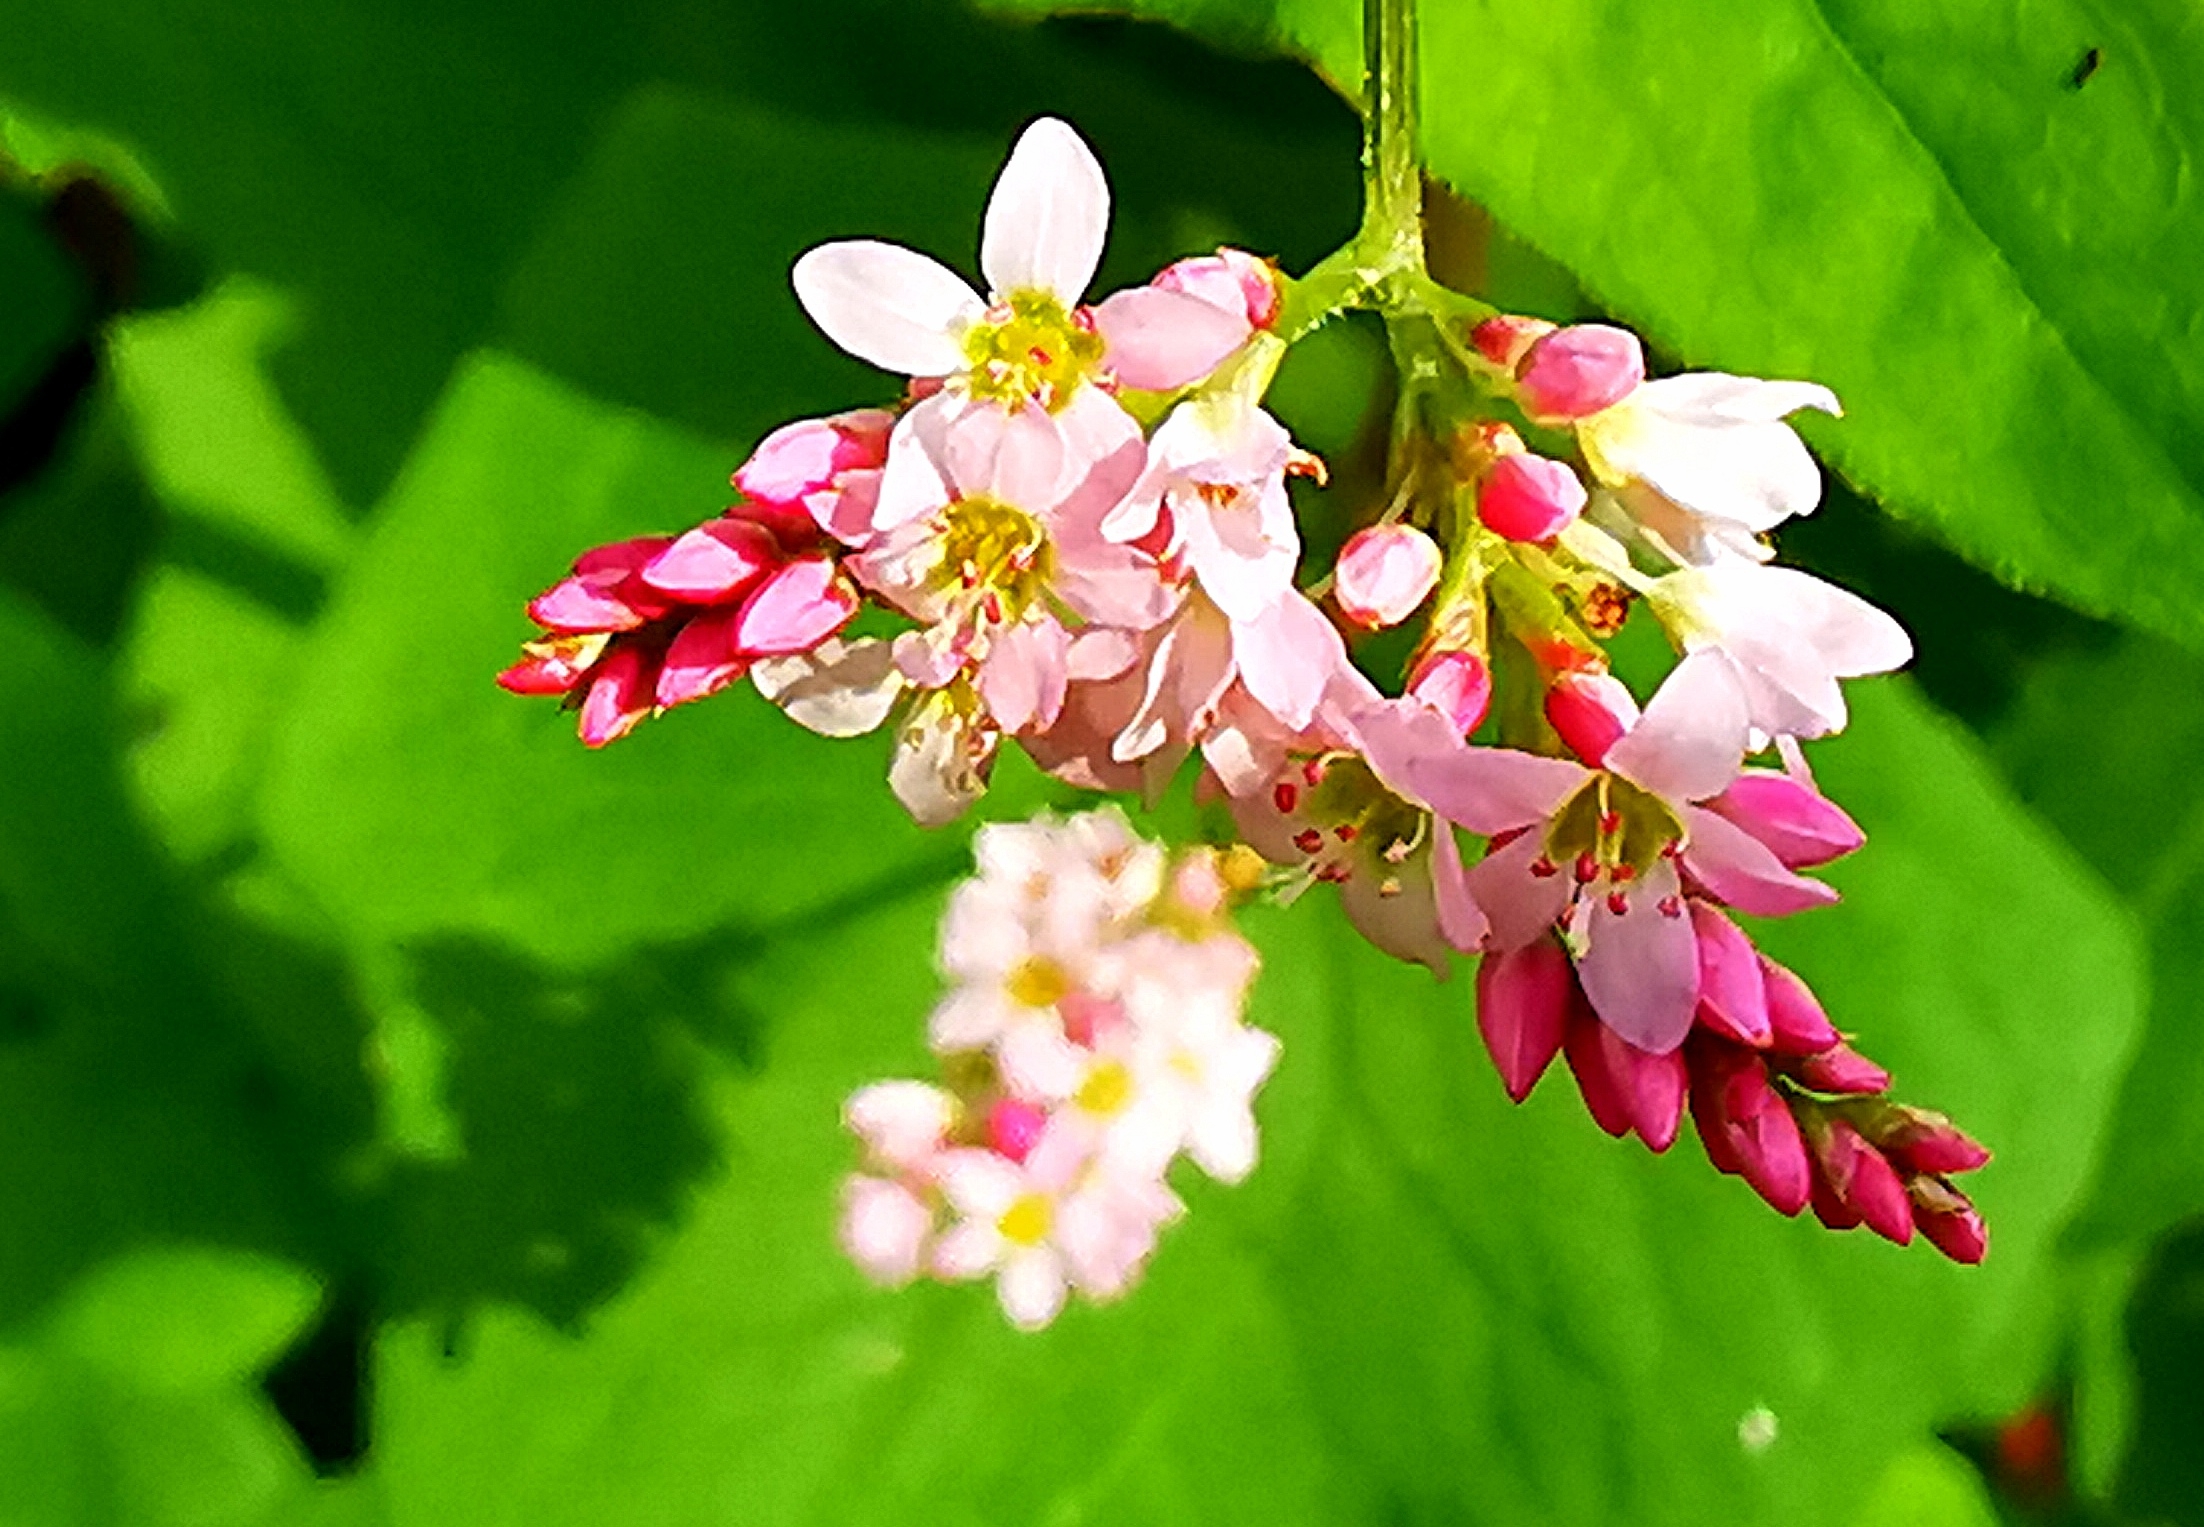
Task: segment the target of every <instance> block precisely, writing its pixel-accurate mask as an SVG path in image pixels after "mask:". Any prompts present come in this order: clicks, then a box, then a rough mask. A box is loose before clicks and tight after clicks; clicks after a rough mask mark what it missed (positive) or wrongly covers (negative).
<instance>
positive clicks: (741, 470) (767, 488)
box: [734, 408, 895, 505]
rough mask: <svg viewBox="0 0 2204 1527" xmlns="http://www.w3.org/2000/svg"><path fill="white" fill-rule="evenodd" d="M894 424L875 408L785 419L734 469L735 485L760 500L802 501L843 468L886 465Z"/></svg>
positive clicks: (831, 482)
mask: <svg viewBox="0 0 2204 1527" xmlns="http://www.w3.org/2000/svg"><path fill="white" fill-rule="evenodd" d="M894 428H895V415H893V414H891V413H889V412H888V411H887V410H885V409H879V408H864V409H858V410H856V411H854V412H851V413H846V414H836V415H834V416H832V417H831V418H826V419H799V420H797V421H796V422H795V423H794V424H784V425H782V426H781V427H780V428H779V429H777V430H775V431H773V433H772V434H770V435H767V436H766V437H765V438H764V439H763V440H761V441H759V442H758V448H757V449H756V450H755V451H753V452H751V453H750V459H749V460H748V461H746V462H744V463H743V464H742V465H741V466H740V467H738V468H736V470H735V475H734V485H735V486H736V487H737V488H739V489H741V490H742V493H743V496H744V497H745V498H750V499H754V500H757V501H758V502H760V503H767V504H789V505H802V504H806V503H808V502H809V500H810V499H811V497H812V495H814V494H818V493H824V492H826V491H828V490H829V489H831V488H833V487H834V485H835V480H836V479H837V478H839V477H840V476H841V475H842V474H843V473H844V472H856V471H867V470H872V469H877V468H879V467H883V466H885V465H886V464H887V460H888V436H889V434H890V432H891V431H893V430H894Z"/></svg>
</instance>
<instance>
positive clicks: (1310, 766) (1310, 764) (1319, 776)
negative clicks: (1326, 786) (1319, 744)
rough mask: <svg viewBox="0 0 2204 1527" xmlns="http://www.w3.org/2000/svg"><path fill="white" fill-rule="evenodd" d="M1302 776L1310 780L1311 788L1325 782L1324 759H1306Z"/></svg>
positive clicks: (1302, 768)
mask: <svg viewBox="0 0 2204 1527" xmlns="http://www.w3.org/2000/svg"><path fill="white" fill-rule="evenodd" d="M1301 777H1302V778H1303V779H1305V780H1307V781H1308V782H1309V788H1310V789H1311V790H1313V789H1315V788H1316V787H1317V786H1318V785H1321V784H1322V783H1324V760H1323V759H1321V758H1310V759H1304V760H1303V761H1302V764H1301Z"/></svg>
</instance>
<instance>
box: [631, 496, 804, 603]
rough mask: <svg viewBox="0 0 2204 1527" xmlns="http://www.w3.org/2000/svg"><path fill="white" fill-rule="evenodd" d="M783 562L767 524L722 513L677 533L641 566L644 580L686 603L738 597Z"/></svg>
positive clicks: (656, 588)
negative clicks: (757, 523)
mask: <svg viewBox="0 0 2204 1527" xmlns="http://www.w3.org/2000/svg"><path fill="white" fill-rule="evenodd" d="M780 562H781V549H780V543H779V542H778V541H776V540H774V538H773V536H772V534H771V533H770V532H769V531H767V530H766V529H765V528H764V527H763V526H760V525H754V524H751V523H750V522H749V521H747V520H740V519H734V518H730V517H728V516H726V515H722V516H721V517H720V518H718V519H716V520H707V521H705V522H704V523H703V524H701V525H699V526H697V527H696V528H695V529H694V530H691V531H689V532H687V533H686V534H684V535H682V536H681V537H679V538H678V539H677V540H675V541H674V543H673V544H672V545H671V546H668V547H667V548H666V549H665V550H664V551H662V552H660V553H659V554H658V555H657V556H655V557H653V558H651V559H650V561H649V562H647V563H645V564H644V565H643V574H642V576H643V582H644V583H646V584H648V585H649V586H650V587H651V588H652V589H654V590H656V591H657V592H659V593H661V594H664V595H666V596H667V597H668V598H671V599H678V600H680V601H682V602H683V603H685V604H723V603H726V602H728V601H730V600H735V599H740V598H741V597H742V596H743V595H745V594H747V593H749V592H750V590H752V589H753V588H756V587H757V585H758V583H759V582H760V580H762V579H763V578H764V577H765V575H766V574H767V573H769V572H771V571H772V570H773V569H774V568H775V567H777V566H779V565H780Z"/></svg>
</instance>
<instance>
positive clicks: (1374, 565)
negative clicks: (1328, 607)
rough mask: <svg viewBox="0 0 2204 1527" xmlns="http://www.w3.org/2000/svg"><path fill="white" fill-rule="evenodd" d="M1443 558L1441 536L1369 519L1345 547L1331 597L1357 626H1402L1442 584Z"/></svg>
mask: <svg viewBox="0 0 2204 1527" xmlns="http://www.w3.org/2000/svg"><path fill="white" fill-rule="evenodd" d="M1439 562H1440V556H1439V545H1438V542H1436V541H1434V540H1432V539H1431V537H1429V536H1427V535H1425V534H1424V533H1423V532H1422V531H1420V530H1418V529H1416V527H1415V526H1413V525H1370V526H1367V527H1365V528H1363V529H1361V530H1358V531H1356V532H1355V533H1354V534H1353V535H1352V536H1350V537H1348V539H1347V544H1346V545H1345V546H1343V547H1341V548H1340V551H1339V565H1338V566H1337V567H1336V568H1335V569H1334V570H1333V573H1332V597H1333V598H1334V599H1336V600H1338V601H1339V608H1340V609H1341V611H1343V612H1344V613H1345V614H1346V617H1347V618H1348V619H1349V620H1351V621H1353V622H1354V623H1355V624H1356V625H1358V626H1362V627H1364V628H1365V629H1368V630H1372V631H1376V630H1382V629H1383V628H1384V627H1386V626H1397V625H1399V624H1400V623H1401V622H1402V621H1404V620H1406V619H1407V618H1408V617H1409V616H1410V615H1413V614H1414V613H1415V612H1416V606H1417V605H1419V604H1422V603H1423V602H1424V599H1425V598H1426V597H1427V596H1428V595H1429V594H1430V593H1431V590H1432V589H1433V588H1435V587H1437V586H1438V582H1439Z"/></svg>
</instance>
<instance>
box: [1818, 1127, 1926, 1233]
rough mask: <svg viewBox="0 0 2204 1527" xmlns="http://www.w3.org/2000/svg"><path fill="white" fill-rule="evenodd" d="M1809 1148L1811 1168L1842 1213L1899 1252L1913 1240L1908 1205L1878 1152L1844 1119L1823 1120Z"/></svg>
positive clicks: (1910, 1203) (1903, 1190) (1888, 1166)
mask: <svg viewBox="0 0 2204 1527" xmlns="http://www.w3.org/2000/svg"><path fill="white" fill-rule="evenodd" d="M1812 1143H1813V1151H1814V1167H1815V1169H1816V1171H1817V1172H1818V1173H1819V1174H1820V1176H1821V1177H1822V1179H1823V1181H1825V1182H1826V1183H1827V1184H1828V1186H1829V1190H1830V1192H1831V1193H1833V1194H1835V1196H1836V1198H1837V1199H1838V1201H1839V1202H1841V1203H1842V1204H1843V1205H1844V1207H1846V1208H1847V1209H1850V1210H1851V1211H1852V1212H1853V1213H1854V1214H1856V1215H1858V1216H1859V1218H1860V1220H1861V1222H1862V1223H1864V1224H1865V1225H1866V1226H1867V1228H1868V1229H1870V1230H1872V1231H1874V1232H1875V1233H1876V1234H1877V1235H1879V1236H1881V1237H1883V1238H1884V1239H1885V1240H1889V1241H1896V1242H1897V1243H1898V1244H1899V1245H1900V1246H1903V1245H1905V1244H1906V1243H1907V1242H1908V1241H1910V1240H1912V1239H1913V1206H1912V1201H1911V1200H1910V1199H1908V1198H1907V1196H1906V1189H1905V1184H1904V1183H1903V1182H1902V1181H1900V1180H1899V1177H1898V1174H1897V1172H1896V1171H1895V1170H1893V1169H1892V1167H1891V1165H1890V1163H1889V1162H1888V1161H1886V1160H1885V1159H1883V1154H1882V1152H1880V1151H1878V1150H1876V1149H1875V1147H1874V1146H1872V1145H1869V1144H1868V1143H1867V1141H1866V1140H1864V1139H1862V1138H1861V1136H1860V1132H1859V1131H1858V1130H1857V1129H1854V1128H1853V1127H1852V1125H1851V1124H1850V1123H1849V1122H1848V1121H1846V1120H1844V1119H1829V1120H1826V1121H1825V1122H1824V1123H1823V1124H1822V1125H1821V1126H1820V1127H1819V1128H1817V1129H1815V1130H1814V1131H1813V1139H1812ZM1832 1228H1834V1227H1832Z"/></svg>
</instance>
